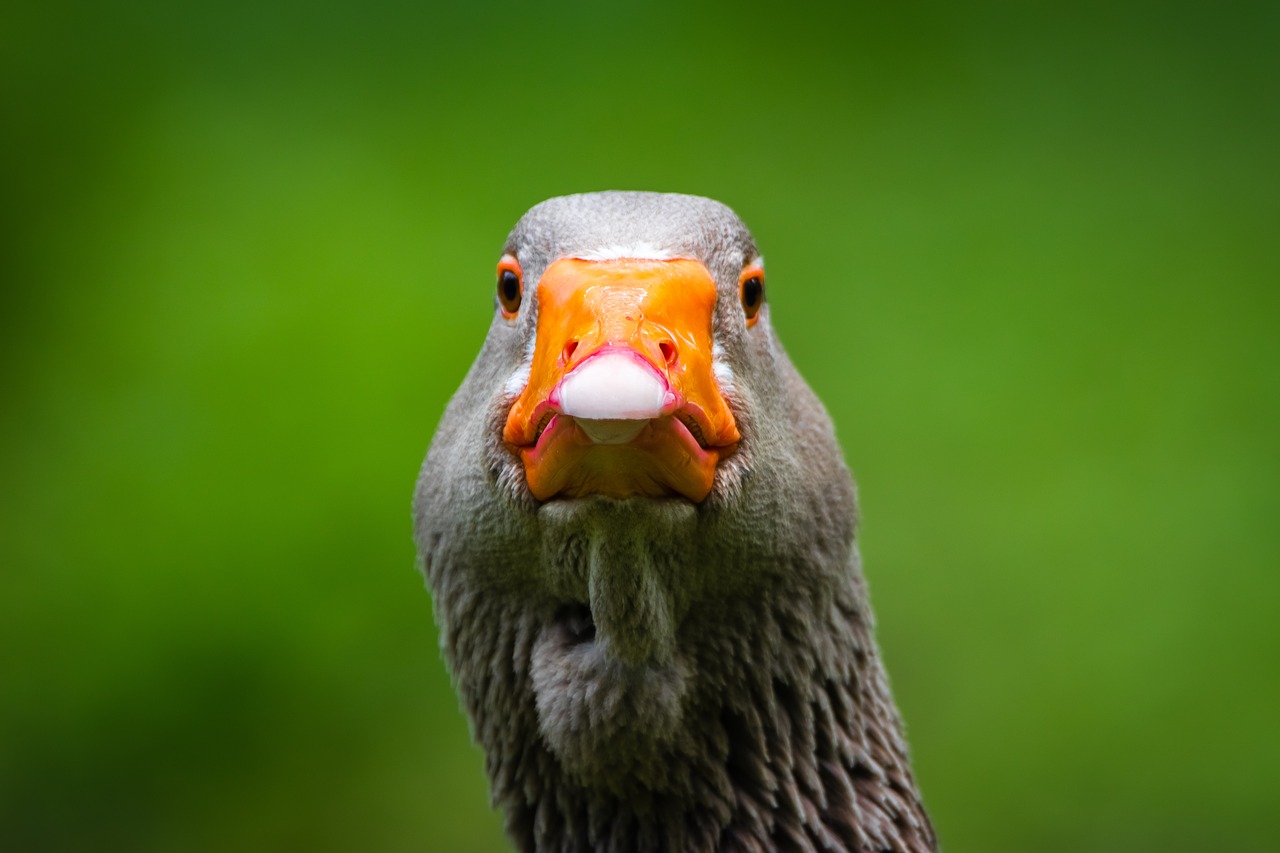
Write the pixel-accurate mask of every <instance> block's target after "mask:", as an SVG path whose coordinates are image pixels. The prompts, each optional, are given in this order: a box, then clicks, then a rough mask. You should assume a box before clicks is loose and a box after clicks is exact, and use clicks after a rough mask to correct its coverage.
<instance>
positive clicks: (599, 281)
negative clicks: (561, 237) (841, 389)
mask: <svg viewBox="0 0 1280 853" xmlns="http://www.w3.org/2000/svg"><path fill="white" fill-rule="evenodd" d="M715 301H716V286H715V281H714V280H713V279H712V278H711V274H710V273H709V272H707V269H706V267H704V266H703V265H702V264H700V263H698V262H697V261H692V260H684V259H681V260H669V261H650V260H637V259H632V258H624V259H619V260H610V261H584V260H580V259H577V258H561V259H560V260H558V261H556V262H555V263H553V264H551V266H549V267H547V270H546V272H544V273H543V275H542V279H541V281H539V283H538V326H537V346H536V348H535V350H534V354H533V365H532V368H531V370H530V373H529V383H528V385H527V386H526V387H525V389H524V392H523V393H522V394H521V395H520V397H519V399H518V400H516V402H515V405H513V406H512V407H511V412H510V413H509V414H508V416H507V423H506V427H505V429H504V430H503V440H504V441H506V443H507V444H508V446H510V447H511V448H512V449H513V450H515V451H516V452H517V453H519V455H520V459H521V461H522V462H523V463H524V470H525V478H526V479H527V480H528V483H529V489H530V490H531V491H532V492H533V494H534V496H535V497H536V498H538V499H539V500H544V501H545V500H550V499H552V498H556V497H566V498H570V497H582V496H585V495H593V494H598V495H606V496H609V497H615V498H625V497H631V496H635V495H642V496H647V497H660V496H671V495H680V496H683V497H685V498H688V499H689V500H692V501H701V500H702V499H703V498H705V497H706V496H707V494H708V493H709V492H710V491H711V486H712V483H713V482H714V481H715V472H716V466H717V464H719V461H720V459H721V458H723V457H724V456H725V455H727V454H728V453H731V452H733V449H734V448H735V447H736V445H737V443H738V440H739V435H738V428H737V426H736V424H735V423H734V420H733V414H732V412H730V411H729V407H728V405H727V404H726V403H725V400H724V397H723V396H722V395H721V393H720V388H719V385H718V384H717V383H716V379H715V373H714V371H713V369H712V332H711V317H712V311H713V309H714V307H715Z"/></svg>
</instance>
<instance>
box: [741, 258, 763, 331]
mask: <svg viewBox="0 0 1280 853" xmlns="http://www.w3.org/2000/svg"><path fill="white" fill-rule="evenodd" d="M738 295H739V297H740V298H741V300H742V313H744V314H746V315H747V326H748V327H751V326H754V325H755V324H756V320H757V319H759V315H760V308H761V306H763V305H764V267H762V266H761V265H760V264H751V265H750V266H748V267H747V268H746V269H744V270H743V271H742V275H740V276H738Z"/></svg>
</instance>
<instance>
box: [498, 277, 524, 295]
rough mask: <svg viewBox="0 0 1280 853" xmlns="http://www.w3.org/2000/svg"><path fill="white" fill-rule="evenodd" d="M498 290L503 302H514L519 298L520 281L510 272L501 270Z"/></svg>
mask: <svg viewBox="0 0 1280 853" xmlns="http://www.w3.org/2000/svg"><path fill="white" fill-rule="evenodd" d="M498 289H499V290H500V291H501V293H502V299H503V301H504V302H515V301H516V300H517V299H519V298H520V279H519V278H518V277H517V276H516V274H515V273H513V272H512V271H511V270H503V271H502V276H501V277H500V278H499V279H498Z"/></svg>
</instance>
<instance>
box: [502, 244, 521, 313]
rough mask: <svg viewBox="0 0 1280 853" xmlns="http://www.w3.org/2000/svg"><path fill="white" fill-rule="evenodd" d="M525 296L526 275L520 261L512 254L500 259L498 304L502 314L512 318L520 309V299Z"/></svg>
mask: <svg viewBox="0 0 1280 853" xmlns="http://www.w3.org/2000/svg"><path fill="white" fill-rule="evenodd" d="M522 296H524V276H523V274H522V273H521V271H520V262H519V261H517V260H516V259H515V258H513V257H511V256H510V255H503V256H502V260H500V261H498V304H499V305H500V306H502V316H504V317H506V318H508V319H511V318H513V317H515V316H516V314H517V313H518V312H519V311H520V299H521V297H522Z"/></svg>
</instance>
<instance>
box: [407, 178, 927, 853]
mask: <svg viewBox="0 0 1280 853" xmlns="http://www.w3.org/2000/svg"><path fill="white" fill-rule="evenodd" d="M413 516H414V538H415V543H416V546H417V550H418V555H419V564H420V569H421V571H422V572H423V574H424V576H425V579H426V583H427V585H428V587H429V590H430V593H431V597H432V602H433V608H434V613H435V616H436V622H437V624H438V626H439V630H440V647H441V652H442V655H443V657H444V659H445V662H446V665H447V667H448V669H449V671H450V674H451V677H452V679H453V681H454V684H455V687H456V689H457V691H458V693H459V695H460V699H461V703H462V705H463V707H464V708H465V710H466V713H467V715H468V716H469V719H470V723H471V733H472V737H473V738H474V739H475V741H476V742H478V744H479V746H480V747H481V748H482V750H483V752H484V756H485V769H486V773H487V776H488V779H489V784H490V791H491V798H492V802H493V804H494V806H495V807H497V808H500V809H501V811H502V813H503V815H504V823H505V830H506V833H507V835H508V836H509V838H510V840H511V842H512V843H513V844H514V845H515V847H516V848H517V849H519V850H522V851H551V850H555V851H594V850H600V851H618V852H619V853H622V852H623V851H657V850H669V851H703V850H707V851H709V850H733V851H766V850H797V851H818V850H847V851H933V850H936V849H937V841H936V836H935V833H934V829H933V827H932V825H931V823H930V821H929V817H928V816H927V814H926V813H925V809H924V806H923V804H922V801H921V796H920V793H919V790H918V787H917V785H916V782H915V779H914V777H913V775H912V770H911V766H910V763H909V757H908V751H907V744H906V742H905V740H904V735H903V726H902V722H901V719H900V715H899V713H898V710H897V708H896V706H895V704H894V701H893V698H892V696H891V694H890V690H889V685H888V682H887V679H886V675H885V670H884V668H883V666H882V664H881V660H880V655H879V652H878V650H877V647H876V643H875V640H874V636H873V622H872V614H871V610H870V606H869V603H868V597H867V589H866V584H865V582H864V579H863V576H862V572H861V567H860V557H859V554H858V550H857V548H856V545H855V541H854V540H855V526H856V521H857V509H856V499H855V490H854V485H853V481H852V478H851V476H850V474H849V471H848V469H847V467H846V465H845V463H844V459H843V456H842V453H841V451H840V448H839V446H838V445H837V443H836V439H835V434H834V431H833V428H832V425H831V421H830V419H829V418H828V416H827V413H826V411H825V409H824V408H823V406H822V404H821V403H820V402H819V401H818V399H817V398H816V397H815V395H814V393H813V392H812V391H811V390H810V388H809V387H808V385H806V384H805V382H804V380H803V379H801V377H800V375H799V374H798V373H797V372H796V369H795V367H794V366H793V365H792V363H791V362H790V360H789V359H788V358H787V355H786V353H785V352H784V351H783V348H782V346H781V344H780V343H779V341H778V338H777V336H776V335H775V333H774V330H773V327H772V325H771V323H770V309H769V303H768V301H767V300H766V298H765V274H764V265H763V261H762V259H761V256H760V253H759V251H758V250H757V248H756V244H755V241H754V240H753V238H752V236H751V234H750V232H749V231H748V230H747V228H746V226H745V225H744V224H743V223H742V221H741V220H740V219H739V218H738V216H737V215H736V214H734V212H733V211H732V210H730V209H729V208H728V207H726V206H725V205H723V204H721V203H719V202H716V201H712V200H710V199H706V198H700V197H696V196H689V195H677V194H664V193H648V192H599V193H587V194H581V195H570V196H564V197H560V198H552V199H550V200H547V201H544V202H542V203H540V204H538V205H536V206H534V207H533V208H532V209H530V210H529V211H528V213H526V214H525V215H524V216H523V217H522V218H521V219H520V220H519V222H518V223H517V224H516V225H515V227H514V229H513V230H512V231H511V233H510V235H509V236H508V238H507V241H506V245H505V247H504V249H503V251H502V254H501V257H500V259H499V260H498V263H497V273H496V292H495V293H494V307H493V320H492V323H491V325H490V327H489V330H488V334H487V336H486V338H485V340H484V343H483V345H482V346H481V348H480V352H479V355H477V357H476V359H475V361H474V363H473V364H472V365H471V368H470V370H469V371H468V372H467V374H466V377H465V378H464V379H463V381H462V385H461V387H460V388H459V389H458V391H457V392H456V394H455V395H454V396H453V398H452V400H451V401H450V402H449V404H448V406H447V408H446V410H445V412H444V414H443V416H442V418H441V420H440V423H439V425H438V428H437V430H436V433H435V435H434V437H433V438H432V441H431V444H430V448H429V450H428V452H427V456H426V459H425V461H424V463H423V465H422V469H421V472H420V474H419V478H418V481H417V486H416V489H415V492H414V506H413Z"/></svg>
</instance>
